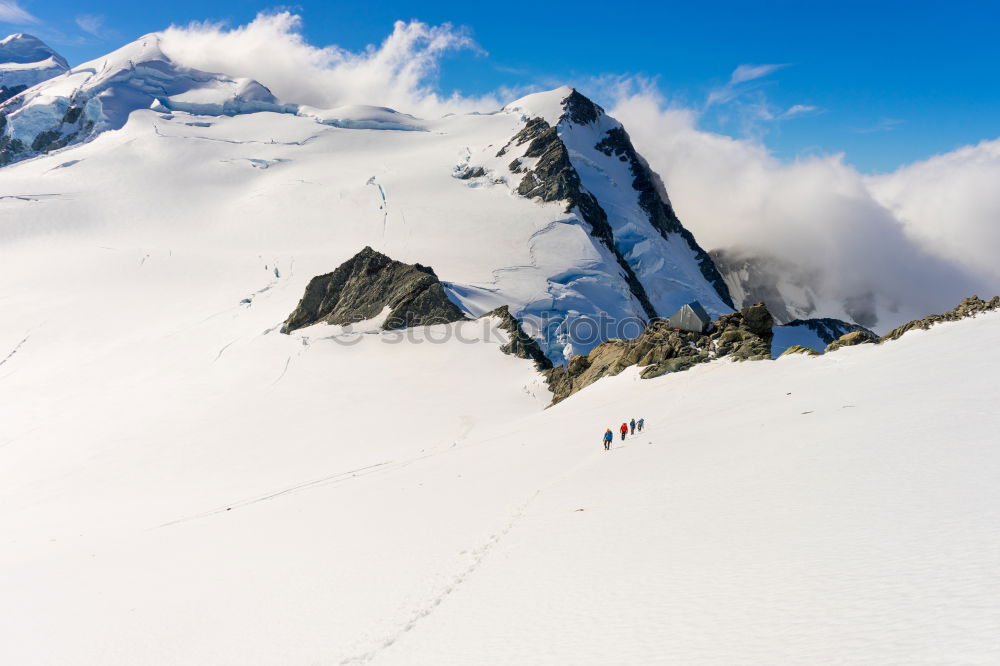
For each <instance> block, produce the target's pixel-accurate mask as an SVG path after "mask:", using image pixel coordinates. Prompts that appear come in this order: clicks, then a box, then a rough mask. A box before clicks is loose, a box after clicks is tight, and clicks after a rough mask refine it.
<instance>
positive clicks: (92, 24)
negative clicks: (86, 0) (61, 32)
mask: <svg viewBox="0 0 1000 666" xmlns="http://www.w3.org/2000/svg"><path fill="white" fill-rule="evenodd" d="M104 21H105V19H104V17H103V16H99V15H96V14H81V15H80V16H77V17H76V25H77V26H78V27H79V28H80V30H83V31H84V32H86V33H87V34H89V35H93V36H94V37H97V38H98V39H107V38H108V37H109V36H110V31H108V30H107V29H106V28H105V26H104Z"/></svg>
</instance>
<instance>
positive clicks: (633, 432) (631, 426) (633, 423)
mask: <svg viewBox="0 0 1000 666" xmlns="http://www.w3.org/2000/svg"><path fill="white" fill-rule="evenodd" d="M628 426H629V428H631V430H632V432H630V433H629V434H630V435H634V434H635V419H632V420H631V421H629V422H628Z"/></svg>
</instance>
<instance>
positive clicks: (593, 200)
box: [497, 90, 733, 320]
mask: <svg viewBox="0 0 1000 666" xmlns="http://www.w3.org/2000/svg"><path fill="white" fill-rule="evenodd" d="M562 109H563V111H562V114H561V115H560V116H559V119H558V121H557V122H556V124H555V125H552V124H550V123H549V122H548V121H547V120H546V119H545V118H542V117H539V116H534V117H530V118H528V119H527V120H526V122H525V126H524V128H523V129H521V131H519V132H518V133H517V134H516V135H515V136H514V137H513V138H512V139H511V141H510V142H508V144H507V145H505V146H504V147H503V148H501V149H500V151H499V152H498V153H497V156H498V157H502V156H504V155H505V154H507V152H508V151H509V150H511V148H512V147H515V146H522V145H524V144H526V143H527V144H528V147H527V149H526V150H525V151H524V153H523V155H522V157H518V158H515V159H514V160H513V161H511V162H510V164H509V169H510V171H511V172H512V173H514V174H521V175H522V177H521V180H520V182H519V183H518V185H517V187H516V188H515V191H516V192H517V193H518V194H520V195H521V196H524V197H527V198H538V199H541V200H542V201H546V202H554V201H561V202H566V212H567V213H574V212H575V213H576V214H577V215H579V216H580V218H581V219H582V220H583V221H584V222H586V223H587V224H588V225H589V227H590V232H591V235H592V236H594V237H595V238H596V239H598V240H599V241H600V242H601V243H602V244H603V245H604V246H605V247H606V248H607V249H608V250H609V251H610V252H611V253H612V254H613V255H614V257H615V259H616V260H617V263H618V264H619V266H620V267H621V270H622V274H623V277H624V278H625V281H626V282H627V284H628V286H629V289H630V291H631V292H632V294H633V296H634V297H635V299H636V301H637V302H638V303H639V304H640V305H641V307H642V309H643V311H644V312H645V314H646V316H647V317H648V318H649V319H650V320H653V319H655V318H656V317H659V316H669V315H671V314H673V312H657V310H656V308H655V307H654V305H653V303H652V299H651V298H650V296H649V293H648V292H647V288H646V287H645V286H644V284H643V282H642V280H641V279H640V278H639V277H638V276H637V274H636V269H635V268H634V267H633V265H632V264H631V263H630V260H629V257H628V256H627V254H628V248H627V247H626V248H623V247H622V245H621V239H619V238H616V235H615V231H614V229H613V228H612V225H611V224H610V223H609V218H608V213H607V211H605V210H604V208H603V207H602V205H601V203H600V201H599V200H598V198H597V197H596V196H595V195H594V194H593V193H592V192H590V191H588V189H587V188H586V187H585V186H584V185H583V183H582V179H581V176H580V173H579V172H578V170H577V168H576V166H574V163H573V161H572V159H571V155H572V152H571V150H570V148H569V147H568V146H567V144H566V141H565V140H564V138H563V136H562V135H561V131H569V130H571V129H573V128H574V127H577V128H578V127H592V128H593V129H594V131H595V132H599V131H601V128H602V127H609V128H608V129H606V130H604V131H603V133H602V134H601V135H600V139H599V140H598V141H597V143H596V144H595V145H592V146H590V149H593V150H595V151H597V152H599V153H601V154H603V156H607V157H613V158H616V159H617V160H618V161H619V162H622V163H625V164H627V165H628V169H629V171H628V173H629V174H630V175H631V178H632V181H631V183H630V185H631V187H632V189H633V190H634V191H635V193H636V197H637V199H638V205H639V209H640V210H641V213H640V214H644V215H645V216H646V218H647V219H648V221H649V224H650V226H651V227H652V228H653V230H654V231H655V232H656V233H658V234H659V235H660V236H662V238H663V239H664V240H665V241H667V242H668V243H671V242H676V240H677V239H673V238H671V235H676V236H677V237H679V240H680V241H682V242H683V243H685V244H686V245H687V247H688V249H689V250H690V252H691V253H692V254H693V255H694V258H695V261H696V263H697V266H698V270H699V271H700V273H701V277H702V278H703V279H704V280H705V281H706V282H708V283H709V285H711V288H712V289H714V290H715V292H716V294H717V296H718V297H719V299H720V300H721V301H722V303H724V304H725V306H728V307H729V308H732V307H733V301H732V298H731V296H730V294H729V290H728V287H727V286H726V283H725V281H724V280H723V279H722V275H721V274H720V273H719V271H718V269H717V268H716V266H715V264H714V262H713V261H712V258H711V257H710V256H709V254H708V253H707V252H705V251H704V250H703V249H702V248H701V246H699V245H698V243H697V241H696V240H695V238H694V236H693V235H692V234H691V233H690V232H689V231H688V230H687V229H686V228H685V227H684V226H683V225H682V224H681V222H680V220H679V219H678V217H677V215H676V214H675V213H674V210H673V207H672V205H671V203H670V199H669V197H668V196H667V192H666V188H665V187H664V186H663V183H662V181H661V180H660V178H659V177H658V176H657V175H656V174H655V173H654V172H653V171H652V169H650V168H649V165H648V164H647V163H646V161H645V160H644V159H643V158H642V157H641V156H640V155H639V154H638V153H637V152H636V150H635V148H634V147H633V146H632V142H631V140H630V138H629V136H628V133H627V132H626V131H625V129H624V127H622V126H621V125H620V124H618V123H617V122H615V121H613V120H611V119H608V118H607V116H606V114H605V111H604V109H602V108H601V107H600V106H598V105H597V104H594V103H593V102H592V101H591V100H589V99H588V98H586V97H585V96H583V95H582V94H580V93H579V92H578V91H576V90H572V91H571V92H570V93H569V95H568V96H566V97H565V99H563V101H562ZM599 121H604V122H605V124H604V125H601V124H600V122H599ZM526 158H527V159H528V160H535V161H534V163H533V164H532V165H531V166H527V165H526V164H525V159H526Z"/></svg>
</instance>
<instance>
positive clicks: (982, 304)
mask: <svg viewBox="0 0 1000 666" xmlns="http://www.w3.org/2000/svg"><path fill="white" fill-rule="evenodd" d="M998 308H1000V296H994V297H993V298H991V299H990V300H988V301H984V300H983V299H981V298H979V297H978V296H971V297H969V298H966V299H963V300H962V302H961V303H959V304H958V305H957V306H955V308H954V309H952V310H949V311H948V312H945V313H944V314H933V315H928V316H926V317H924V318H923V319H915V320H913V321H911V322H907V323H906V324H903V325H902V326H900V327H898V328H894V329H892V330H891V331H889V332H888V333H886V334H885V335H883V336H882V338H881V339H880V340H879V342H887V341H889V340H898V339H899V338H901V337H902V336H903V334H904V333H906V332H907V331H912V330H914V329H921V330H927V329H928V328H930V327H931V326H934V325H935V324H941V323H944V322H946V321H958V320H960V319H966V318H967V317H975V316H976V315H978V314H981V313H983V312H992V311H993V310H996V309H998Z"/></svg>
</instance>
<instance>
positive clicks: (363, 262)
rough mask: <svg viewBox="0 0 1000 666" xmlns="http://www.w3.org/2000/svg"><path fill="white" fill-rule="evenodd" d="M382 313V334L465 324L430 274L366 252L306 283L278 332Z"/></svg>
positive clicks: (416, 266) (348, 321)
mask: <svg viewBox="0 0 1000 666" xmlns="http://www.w3.org/2000/svg"><path fill="white" fill-rule="evenodd" d="M385 308H390V312H389V315H388V317H387V318H386V320H385V323H383V325H382V328H383V329H385V330H393V329H398V328H406V327H408V326H427V325H430V324H442V323H447V322H453V321H461V320H463V319H466V316H465V314H464V313H463V312H462V311H461V310H460V309H459V308H458V306H457V305H455V304H454V303H452V302H451V301H450V300H448V296H447V295H446V294H445V292H444V288H443V287H442V286H441V282H440V281H439V280H438V278H437V275H435V274H434V271H433V269H431V268H430V267H428V266H421V265H420V264H413V265H410V264H404V263H402V262H399V261H394V260H393V259H390V258H389V257H387V256H385V255H384V254H382V253H380V252H376V251H375V250H373V249H371V248H370V247H366V248H365V249H363V250H361V252H359V253H358V254H356V255H354V256H353V257H352V258H350V259H348V260H347V261H345V262H344V263H343V264H341V265H340V266H339V267H338V268H337V270H335V271H334V272H332V273H327V274H326V275H320V276H317V277H314V278H313V279H312V280H310V281H309V285H308V286H307V287H306V291H305V294H304V295H303V297H302V300H301V301H299V304H298V307H296V308H295V311H294V312H292V314H291V315H289V317H288V319H287V320H286V321H285V323H284V325H283V326H282V327H281V332H282V333H290V332H292V331H294V330H296V329H299V328H302V327H304V326H310V325H311V324H315V323H318V322H325V323H327V324H338V325H345V324H351V323H356V322H359V321H364V320H367V319H373V318H374V317H376V316H378V315H379V314H381V313H382V312H383V310H384V309H385Z"/></svg>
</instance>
